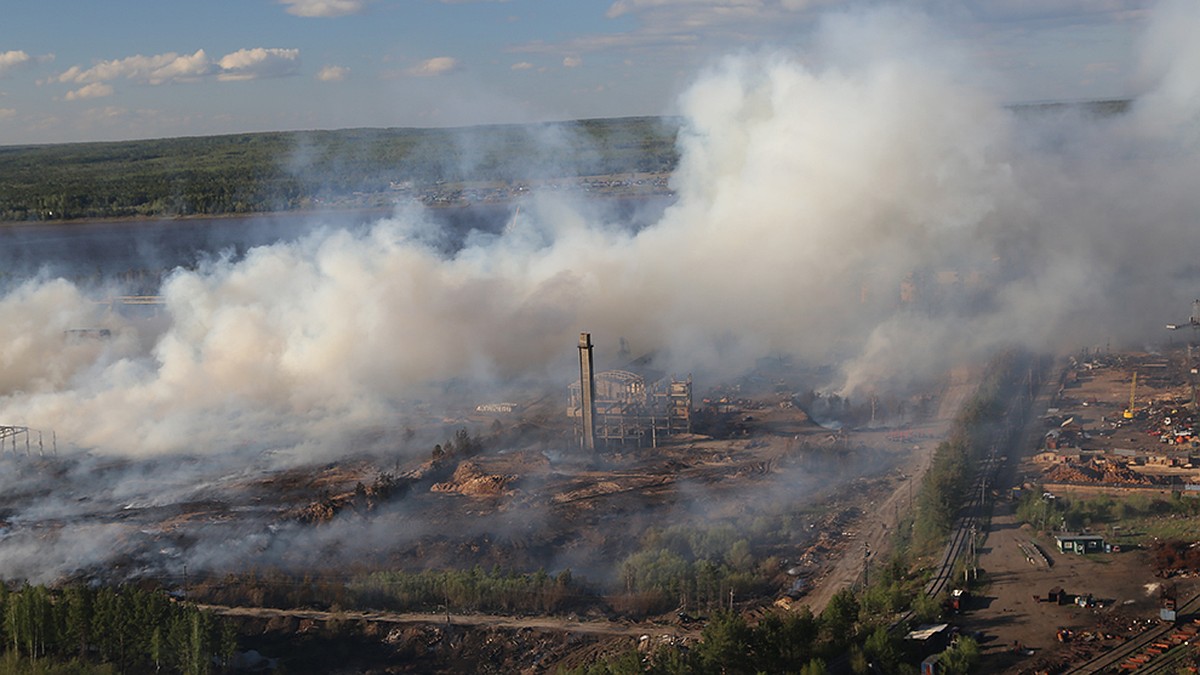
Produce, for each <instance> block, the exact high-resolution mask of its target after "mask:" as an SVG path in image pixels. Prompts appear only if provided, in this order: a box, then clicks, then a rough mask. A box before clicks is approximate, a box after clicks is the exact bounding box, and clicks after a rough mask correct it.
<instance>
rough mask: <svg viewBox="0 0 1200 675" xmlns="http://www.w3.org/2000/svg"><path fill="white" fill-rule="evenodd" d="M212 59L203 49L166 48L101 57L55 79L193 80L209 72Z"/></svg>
mask: <svg viewBox="0 0 1200 675" xmlns="http://www.w3.org/2000/svg"><path fill="white" fill-rule="evenodd" d="M212 68H213V65H212V62H211V61H209V59H208V56H207V55H205V53H204V50H203V49H200V50H197V51H196V53H194V54H184V55H180V54H176V53H175V52H167V53H166V54H158V55H156V56H142V55H141V54H138V55H136V56H130V57H127V58H124V59H114V60H112V61H101V62H99V63H97V64H96V65H94V66H92V67H91V68H81V67H79V66H71V67H70V68H68V69H67V70H66V71H64V72H63V73H62V74H60V75H59V76H58V77H57V78H56V79H57V80H58V81H59V82H62V83H64V84H66V83H74V84H90V83H92V82H107V81H110V80H116V79H121V78H124V79H127V80H133V81H135V82H143V83H146V84H165V83H167V82H178V81H187V80H195V79H198V78H200V77H203V76H205V75H208V74H209V73H211V72H212Z"/></svg>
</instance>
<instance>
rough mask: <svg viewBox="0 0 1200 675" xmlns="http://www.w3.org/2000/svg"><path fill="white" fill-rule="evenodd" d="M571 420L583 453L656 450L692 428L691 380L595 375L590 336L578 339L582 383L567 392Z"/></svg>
mask: <svg viewBox="0 0 1200 675" xmlns="http://www.w3.org/2000/svg"><path fill="white" fill-rule="evenodd" d="M567 416H568V417H570V418H572V419H573V420H575V435H576V438H578V439H579V442H580V445H581V447H583V448H584V449H585V450H595V449H596V448H597V447H600V448H627V447H633V448H641V447H657V445H658V442H659V440H660V439H662V438H665V437H668V436H671V435H673V434H679V433H690V432H691V430H692V378H691V377H688V378H687V379H686V380H676V379H675V378H673V377H664V378H659V379H656V380H654V381H652V382H651V383H649V384H647V378H646V376H645V375H641V374H638V373H635V372H632V371H629V370H606V371H603V372H600V373H596V372H594V366H593V362H592V342H591V334H590V333H582V334H580V336H579V380H576V381H575V382H572V383H571V385H570V386H569V387H568V388H567Z"/></svg>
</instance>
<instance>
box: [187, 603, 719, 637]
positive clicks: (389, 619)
mask: <svg viewBox="0 0 1200 675" xmlns="http://www.w3.org/2000/svg"><path fill="white" fill-rule="evenodd" d="M198 607H199V608H200V609H202V610H206V611H209V612H213V613H214V614H220V615H222V616H235V617H252V618H259V619H271V618H275V617H285V618H293V619H310V620H313V621H367V622H372V623H394V624H428V625H437V624H445V625H452V626H469V627H473V628H501V629H512V630H519V629H522V628H533V629H536V630H554V631H564V632H568V633H582V634H587V635H611V636H632V637H638V636H641V635H652V636H663V635H671V636H674V637H698V636H699V635H700V631H699V629H698V628H697V629H688V628H684V627H682V626H675V625H671V624H660V623H632V622H618V621H579V620H572V619H566V618H560V617H553V616H501V615H494V614H438V613H431V612H382V611H354V610H345V611H338V612H329V611H322V610H317V609H276V608H272V607H229V606H227V605H198Z"/></svg>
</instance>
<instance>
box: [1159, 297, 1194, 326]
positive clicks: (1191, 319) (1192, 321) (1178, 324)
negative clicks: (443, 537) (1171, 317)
mask: <svg viewBox="0 0 1200 675" xmlns="http://www.w3.org/2000/svg"><path fill="white" fill-rule="evenodd" d="M1187 327H1190V328H1191V329H1192V330H1200V298H1198V299H1196V300H1193V301H1192V317H1191V318H1190V319H1188V322H1187V323H1169V324H1167V330H1179V329H1180V328H1187Z"/></svg>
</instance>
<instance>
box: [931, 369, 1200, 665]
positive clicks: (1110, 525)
mask: <svg viewBox="0 0 1200 675" xmlns="http://www.w3.org/2000/svg"><path fill="white" fill-rule="evenodd" d="M1189 356H1190V354H1189V353H1188V350H1187V349H1186V348H1183V347H1180V346H1174V347H1171V348H1168V349H1167V350H1165V351H1163V352H1161V353H1109V352H1107V351H1102V352H1092V353H1087V352H1085V353H1081V354H1078V355H1076V356H1075V357H1074V358H1071V359H1069V361H1067V362H1066V363H1065V364H1064V365H1065V368H1064V370H1063V371H1062V376H1061V379H1060V380H1059V381H1058V382H1057V383H1056V384H1055V385H1054V386H1052V387H1050V389H1051V390H1050V391H1047V392H1046V393H1045V395H1044V397H1043V398H1042V399H1039V405H1042V406H1043V408H1042V410H1040V415H1039V417H1038V420H1037V422H1036V424H1035V425H1034V426H1033V427H1031V428H1030V429H1029V430H1028V433H1027V436H1026V440H1025V445H1026V447H1025V448H1023V449H1022V451H1021V453H1020V454H1019V456H1018V457H1016V458H1014V459H1015V460H1017V461H1016V462H1014V463H1013V464H1012V466H1011V474H1010V475H1009V476H1008V480H1007V481H1004V482H1003V483H1000V484H998V486H997V487H998V488H999V489H998V490H997V492H996V495H997V498H998V499H997V502H996V507H995V512H994V515H993V518H992V521H991V525H990V528H989V529H988V532H987V535H986V538H985V539H984V540H983V543H982V544H981V547H980V549H979V556H978V565H979V568H980V569H981V570H982V579H983V581H982V582H981V584H980V586H979V590H978V595H977V597H974V598H973V599H972V600H971V602H970V603H968V604H967V608H966V609H965V610H964V611H963V612H962V613H961V614H960V615H957V616H955V617H953V618H952V619H951V621H952V622H953V623H954V624H955V625H958V626H961V628H962V630H964V631H971V632H976V633H978V634H979V635H981V638H980V644H981V647H982V649H983V654H984V664H985V666H986V669H987V671H988V672H1012V673H1035V672H1047V673H1053V672H1105V671H1106V669H1108V668H1114V669H1119V670H1120V671H1121V672H1142V671H1145V672H1158V671H1157V670H1156V669H1158V668H1166V667H1168V666H1166V665H1165V664H1168V663H1170V664H1175V665H1179V664H1183V663H1185V662H1187V660H1188V659H1192V662H1194V659H1195V655H1194V649H1193V648H1192V647H1191V646H1190V643H1191V641H1192V638H1193V637H1194V635H1195V632H1196V628H1197V626H1196V625H1195V624H1194V622H1193V617H1194V612H1195V607H1194V605H1195V602H1191V604H1190V605H1187V606H1186V607H1185V604H1186V603H1188V602H1189V601H1191V600H1192V599H1193V598H1195V597H1196V595H1197V593H1200V576H1198V575H1200V569H1197V568H1196V566H1195V565H1194V564H1180V563H1179V562H1178V556H1169V555H1168V554H1167V553H1166V552H1167V551H1172V552H1173V551H1174V549H1175V548H1178V547H1180V546H1182V547H1183V549H1184V550H1186V549H1188V548H1189V547H1194V546H1195V542H1196V541H1197V537H1198V536H1200V526H1197V524H1196V523H1197V520H1196V517H1195V515H1193V514H1195V513H1196V512H1197V509H1196V508H1195V506H1196V504H1195V502H1192V501H1191V500H1195V499H1196V496H1194V495H1197V492H1196V490H1197V489H1198V488H1197V484H1200V461H1197V450H1196V447H1197V443H1196V442H1194V441H1193V439H1192V433H1193V425H1194V422H1195V420H1196V419H1197V417H1196V416H1195V413H1194V407H1193V406H1192V405H1190V400H1191V392H1192V389H1191V387H1192V383H1191V379H1190V377H1189V376H1190V374H1191V373H1190V370H1191V368H1190V367H1189ZM1135 379H1136V383H1135ZM1185 609H1186V610H1187V611H1184V610H1185ZM1176 620H1178V621H1179V623H1178V624H1176V623H1175V622H1176ZM1168 655H1169V658H1168ZM1170 667H1174V665H1172V666H1170ZM1168 672H1171V671H1168Z"/></svg>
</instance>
